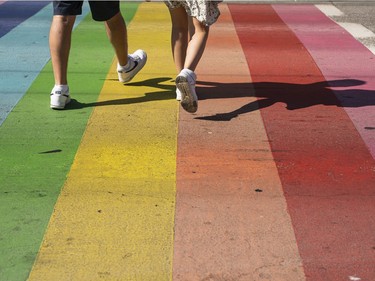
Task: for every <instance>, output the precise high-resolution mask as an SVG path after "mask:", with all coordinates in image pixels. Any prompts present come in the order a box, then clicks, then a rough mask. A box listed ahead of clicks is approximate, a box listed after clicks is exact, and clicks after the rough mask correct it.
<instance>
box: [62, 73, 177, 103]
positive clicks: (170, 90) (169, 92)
mask: <svg viewBox="0 0 375 281" xmlns="http://www.w3.org/2000/svg"><path fill="white" fill-rule="evenodd" d="M171 80H172V78H170V77H159V78H153V79H148V80H144V81H139V82H133V83H132V82H130V83H126V84H124V91H126V86H137V87H138V86H146V87H152V88H157V89H160V90H161V91H158V92H151V93H145V95H144V96H141V97H135V98H134V97H133V98H132V97H130V98H121V99H114V100H106V101H96V102H90V103H82V102H79V101H77V100H76V99H72V100H71V102H70V103H69V104H67V106H66V107H65V110H74V109H82V108H86V107H96V106H108V105H125V104H133V103H143V102H151V101H158V100H168V99H173V98H175V95H176V93H175V92H174V91H175V86H174V85H165V84H163V82H166V81H171ZM116 81H118V80H116ZM119 83H120V82H119Z"/></svg>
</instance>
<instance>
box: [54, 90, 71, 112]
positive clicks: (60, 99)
mask: <svg viewBox="0 0 375 281" xmlns="http://www.w3.org/2000/svg"><path fill="white" fill-rule="evenodd" d="M69 102H70V95H69V87H68V86H66V85H64V86H60V85H58V86H54V87H53V89H52V91H51V95H50V107H51V108H52V109H64V108H65V106H66V105H67V104H68V103H69Z"/></svg>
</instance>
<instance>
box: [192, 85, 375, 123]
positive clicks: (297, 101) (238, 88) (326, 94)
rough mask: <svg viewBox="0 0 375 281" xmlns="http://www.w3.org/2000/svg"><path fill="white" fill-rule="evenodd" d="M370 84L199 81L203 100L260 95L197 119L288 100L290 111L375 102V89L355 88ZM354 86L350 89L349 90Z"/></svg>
mask: <svg viewBox="0 0 375 281" xmlns="http://www.w3.org/2000/svg"><path fill="white" fill-rule="evenodd" d="M364 84H366V82H365V81H362V80H356V79H342V80H332V81H321V82H316V83H311V84H292V83H277V82H255V83H233V84H231V83H229V84H226V83H211V82H203V81H199V82H197V85H201V86H205V87H197V93H198V95H199V100H205V99H229V98H239V97H250V96H256V98H257V100H256V101H252V102H250V103H247V104H245V105H244V106H242V107H240V108H238V109H236V110H234V111H231V112H223V113H217V114H215V115H211V116H201V117H196V118H195V119H201V120H212V121H230V120H232V119H233V118H236V117H238V116H239V115H242V114H246V113H248V112H252V111H255V110H259V109H265V108H267V107H270V106H272V105H274V104H276V103H280V102H281V103H284V104H285V109H286V110H298V109H302V108H308V107H312V106H315V105H325V106H337V107H363V106H371V105H375V90H362V89H353V87H355V86H360V85H364ZM348 87H350V89H345V88H348Z"/></svg>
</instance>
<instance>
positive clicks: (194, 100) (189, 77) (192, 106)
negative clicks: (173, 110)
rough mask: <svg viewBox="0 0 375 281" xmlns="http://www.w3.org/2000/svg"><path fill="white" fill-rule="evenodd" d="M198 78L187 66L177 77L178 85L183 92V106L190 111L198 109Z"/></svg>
mask: <svg viewBox="0 0 375 281" xmlns="http://www.w3.org/2000/svg"><path fill="white" fill-rule="evenodd" d="M196 79H197V76H196V75H195V73H194V72H193V71H191V70H190V69H186V68H185V69H183V70H181V72H180V74H178V76H177V78H176V87H177V89H178V90H179V91H180V92H181V106H182V108H183V109H185V110H186V111H187V112H190V113H194V112H196V111H197V110H198V97H197V94H196V92H195V80H196Z"/></svg>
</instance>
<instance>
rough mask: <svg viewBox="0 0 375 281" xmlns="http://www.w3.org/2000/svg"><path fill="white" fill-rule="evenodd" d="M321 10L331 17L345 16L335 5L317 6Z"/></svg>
mask: <svg viewBox="0 0 375 281" xmlns="http://www.w3.org/2000/svg"><path fill="white" fill-rule="evenodd" d="M315 7H317V8H318V9H319V10H321V11H322V12H323V13H324V14H325V15H327V16H329V17H339V16H343V15H344V13H343V12H341V10H340V9H338V8H336V7H335V6H333V5H323V4H322V5H315Z"/></svg>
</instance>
